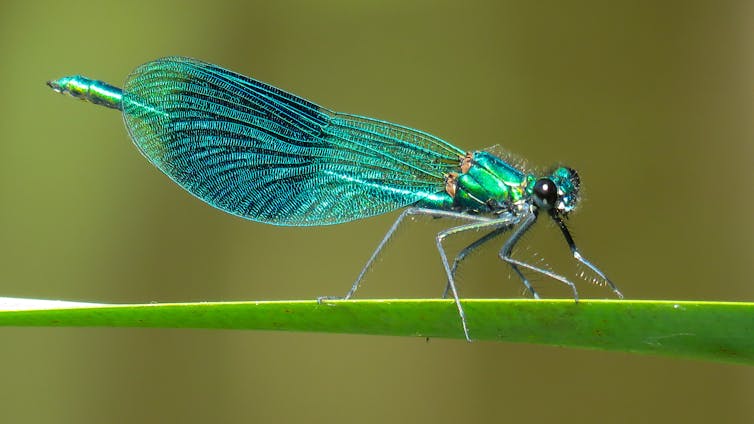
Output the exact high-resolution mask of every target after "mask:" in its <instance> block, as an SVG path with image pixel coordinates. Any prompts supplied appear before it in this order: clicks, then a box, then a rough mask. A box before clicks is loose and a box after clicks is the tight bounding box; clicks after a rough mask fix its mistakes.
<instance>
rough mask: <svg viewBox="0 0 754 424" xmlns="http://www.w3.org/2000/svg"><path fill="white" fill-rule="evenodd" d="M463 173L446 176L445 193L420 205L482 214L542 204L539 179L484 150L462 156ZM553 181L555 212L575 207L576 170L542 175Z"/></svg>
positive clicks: (522, 211) (519, 209)
mask: <svg viewBox="0 0 754 424" xmlns="http://www.w3.org/2000/svg"><path fill="white" fill-rule="evenodd" d="M460 171H461V172H460V173H450V174H449V175H448V177H447V184H446V190H445V193H438V195H436V196H434V197H432V198H430V199H427V200H425V201H424V202H421V204H420V206H422V207H427V208H434V209H445V210H455V211H461V212H472V213H479V214H489V213H492V214H499V213H501V212H510V213H512V214H514V215H517V214H519V213H527V211H528V210H527V208H526V206H525V205H527V204H528V205H532V206H535V207H539V206H541V205H540V204H539V203H538V200H536V195H535V193H534V187H535V183H536V182H537V181H538V180H540V178H538V177H536V176H535V175H533V174H527V173H525V172H523V171H521V170H520V169H518V168H515V167H514V166H512V165H510V164H509V163H507V162H505V161H504V160H502V159H500V158H499V157H497V156H494V155H492V154H490V153H487V152H483V151H476V152H470V153H468V154H467V156H466V157H465V158H462V159H461V166H460ZM546 180H549V181H551V182H552V184H554V186H555V188H556V191H557V196H556V204H553V205H552V208H554V210H555V212H556V213H559V214H565V213H568V212H570V211H571V210H573V208H574V207H575V206H576V203H577V201H578V190H579V181H578V177H577V176H576V174H575V172H573V171H571V170H569V169H568V168H563V167H561V168H557V169H556V170H555V171H554V172H553V173H552V174H550V175H549V176H546V177H544V178H542V181H546Z"/></svg>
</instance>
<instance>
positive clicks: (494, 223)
mask: <svg viewBox="0 0 754 424" xmlns="http://www.w3.org/2000/svg"><path fill="white" fill-rule="evenodd" d="M508 226H510V221H508V220H501V219H497V220H491V221H482V222H473V223H471V224H465V225H459V226H457V227H453V228H448V229H447V230H444V231H441V232H439V233H438V234H437V237H435V243H436V244H437V250H438V251H439V252H440V259H442V265H443V267H444V268H445V273H446V274H447V276H448V286H449V287H450V291H451V293H453V299H454V300H455V302H456V306H457V307H458V315H459V316H460V317H461V325H462V326H463V333H464V335H465V336H466V340H467V341H469V342H470V341H471V337H470V336H469V327H468V325H467V324H466V314H465V313H464V312H463V306H461V299H460V298H459V297H458V290H457V289H456V283H455V279H454V278H453V271H452V270H451V268H450V264H449V262H448V256H447V254H446V253H445V248H443V246H442V242H443V240H445V238H446V237H447V236H451V235H453V234H458V233H462V232H465V231H475V230H483V229H487V228H490V227H502V228H506V227H508ZM496 230H497V229H495V230H493V231H492V232H490V233H489V234H494V233H495V231H496ZM485 237H486V236H485ZM483 238H484V237H482V239H483ZM480 240H481V239H480ZM485 241H487V240H485ZM479 244H482V243H479Z"/></svg>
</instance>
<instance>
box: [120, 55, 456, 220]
mask: <svg viewBox="0 0 754 424" xmlns="http://www.w3.org/2000/svg"><path fill="white" fill-rule="evenodd" d="M123 112H124V117H125V120H126V125H127V127H128V129H129V132H130V134H131V137H132V138H133V140H134V142H135V143H136V144H137V146H138V147H139V149H140V150H141V152H142V153H143V154H144V155H145V156H146V157H147V158H149V160H150V161H151V162H152V163H154V164H155V165H156V166H157V167H158V168H159V169H160V170H162V171H163V172H164V173H165V174H167V175H168V176H169V177H170V178H172V179H173V180H174V181H175V182H177V183H178V184H179V185H181V186H182V187H183V188H185V189H186V190H187V191H189V192H190V193H192V194H193V195H195V196H197V197H199V198H200V199H202V200H204V201H205V202H207V203H209V204H210V205H212V206H215V207H217V208H219V209H222V210H224V211H226V212H229V213H232V214H235V215H238V216H241V217H243V218H247V219H251V220H254V221H260V222H266V223H271V224H277V225H326V224H336V223H340V222H346V221H350V220H354V219H359V218H364V217H368V216H372V215H377V214H381V213H385V212H388V211H391V210H394V209H397V208H400V207H403V206H406V205H410V204H412V203H416V202H418V201H421V200H423V199H426V198H427V197H428V196H433V195H435V194H436V193H440V192H442V191H443V190H444V184H445V182H444V176H445V174H446V173H447V172H449V171H451V170H453V169H456V168H457V167H458V158H459V157H460V156H462V155H463V154H464V152H463V151H461V150H460V149H458V148H456V147H454V146H453V145H451V144H449V143H447V142H445V141H442V140H440V139H439V138H437V137H434V136H432V135H429V134H426V133H423V132H420V131H416V130H413V129H410V128H407V127H402V126H399V125H395V124H391V123H388V122H384V121H379V120H375V119H371V118H366V117H361V116H356V115H350V114H345V113H338V112H332V111H329V110H327V109H324V108H322V107H320V106H318V105H316V104H314V103H311V102H309V101H307V100H304V99H301V98H299V97H297V96H294V95H293V94H290V93H287V92H285V91H282V90H280V89H277V88H275V87H272V86H270V85H267V84H264V83H261V82H259V81H256V80H253V79H251V78H248V77H245V76H242V75H239V74H236V73H233V72H231V71H228V70H226V69H223V68H220V67H217V66H215V65H211V64H208V63H204V62H200V61H197V60H194V59H188V58H182V57H170V58H164V59H159V60H157V61H154V62H150V63H147V64H145V65H142V66H140V67H139V68H137V69H136V70H135V71H134V72H133V73H132V74H131V75H130V76H129V78H128V80H127V81H126V85H125V88H124V100H123Z"/></svg>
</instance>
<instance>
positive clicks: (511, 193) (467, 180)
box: [455, 152, 534, 213]
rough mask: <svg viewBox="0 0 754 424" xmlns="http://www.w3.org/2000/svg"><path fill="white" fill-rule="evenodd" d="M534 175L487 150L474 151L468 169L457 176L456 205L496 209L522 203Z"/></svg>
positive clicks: (479, 210) (469, 207) (458, 206)
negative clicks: (524, 171) (525, 172)
mask: <svg viewBox="0 0 754 424" xmlns="http://www.w3.org/2000/svg"><path fill="white" fill-rule="evenodd" d="M533 179H534V177H533V176H528V175H526V174H524V173H523V172H521V171H520V170H518V169H516V168H514V167H512V166H511V165H510V164H508V163H506V162H504V161H503V160H502V159H500V158H498V157H495V156H493V155H491V154H489V153H487V152H474V153H473V154H472V159H471V165H470V166H469V168H468V171H466V172H465V173H462V174H460V175H459V176H458V180H457V182H456V189H455V206H456V207H457V208H459V209H461V210H471V211H477V212H481V213H484V212H493V211H495V210H499V209H501V208H509V205H512V204H514V203H517V202H519V201H520V200H521V199H522V198H523V197H524V195H525V189H526V187H527V185H528V183H529V182H530V181H532V180H533Z"/></svg>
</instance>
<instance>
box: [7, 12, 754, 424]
mask: <svg viewBox="0 0 754 424" xmlns="http://www.w3.org/2000/svg"><path fill="white" fill-rule="evenodd" d="M752 40H754V4H752V2H747V1H740V2H736V1H720V2H687V1H684V2H681V1H677V2H673V1H671V2H659V3H657V2H634V1H611V2H601V1H591V2H568V3H561V2H556V1H552V2H509V1H479V2H442V1H382V2H353V1H320V2H307V1H298V2H293V1H280V2H261V1H248V2H223V1H216V2H206V1H183V2H175V3H169V2H161V1H151V2H139V1H132V2H97V1H91V2H79V1H66V2H61V1H9V0H4V1H2V2H1V3H0V53H1V54H0V81H2V84H3V90H2V96H0V116H1V117H2V118H0V199H2V200H1V201H2V207H1V208H0V294H1V295H3V296H18V297H34V298H48V299H65V300H80V301H94V302H150V301H155V302H170V301H202V300H256V299H312V298H314V297H316V296H320V295H332V294H343V293H344V292H345V291H346V289H347V288H348V287H349V286H350V284H351V282H352V280H353V278H354V277H355V276H356V274H357V273H358V271H359V270H360V269H361V266H362V265H363V264H364V262H365V261H366V259H367V257H368V256H369V255H370V254H371V252H372V249H373V248H374V247H375V246H376V244H377V242H378V241H379V239H380V238H381V237H382V235H383V234H384V232H385V231H386V230H387V228H388V226H389V225H390V224H391V222H392V220H393V219H394V218H395V216H396V214H390V215H386V216H381V217H376V218H371V219H367V220H363V221H360V222H354V223H350V224H344V225H339V226H333V227H324V228H278V227H273V226H267V225H262V224H256V223H252V222H247V221H244V220H241V219H239V218H235V217H232V216H229V215H225V214H223V213H220V212H218V211H217V210H215V209H212V208H211V207H209V206H206V205H205V204H203V203H201V202H200V201H198V200H196V199H195V198H193V197H191V196H190V195H188V194H187V193H185V192H183V191H182V190H180V189H179V188H178V187H177V186H175V185H174V184H173V183H172V182H171V181H170V180H169V179H168V178H166V177H165V176H163V175H162V174H160V173H159V172H158V171H157V170H156V169H155V168H153V167H152V166H151V165H149V164H148V163H147V162H146V161H145V160H144V158H142V157H141V155H140V154H139V153H138V152H137V150H136V149H135V148H134V147H133V145H132V144H131V142H130V141H129V139H128V136H127V134H126V131H125V129H124V127H123V123H122V119H121V117H120V116H119V114H118V113H117V112H115V111H112V110H107V109H104V108H99V107H95V106H92V105H89V104H85V103H83V102H76V101H73V100H72V99H70V98H64V97H62V96H58V95H55V94H54V93H52V92H51V91H50V90H49V89H48V88H47V87H46V86H45V85H44V82H45V81H46V80H48V79H51V78H57V77H60V76H63V75H67V74H75V73H81V74H85V75H88V76H90V77H94V78H97V79H102V80H105V81H109V82H111V83H116V84H120V83H121V82H122V81H123V80H124V79H125V77H126V76H127V75H128V73H129V72H130V71H131V70H132V69H133V68H135V67H136V66H137V65H139V64H141V63H144V62H146V61H149V60H152V59H155V58H157V57H161V56H166V55H175V54H179V55H187V56H192V57H196V58H200V59H203V60H206V61H210V62H214V63H217V64H220V65H222V66H225V67H227V68H230V69H233V70H236V71H239V72H241V73H244V74H247V75H251V76H254V77H256V78H258V79H261V80H263V81H267V82H269V83H272V84H275V85H277V86H279V87H281V88H284V89H287V90H289V91H292V92H294V93H297V94H299V95H302V96H304V97H306V98H309V99H311V100H313V101H315V102H317V103H320V104H322V105H325V106H328V107H331V108H333V109H337V110H343V111H348V112H352V113H359V114H364V115H369V116H374V117H379V118H382V119H386V120H390V121H393V122H398V123H402V124H405V125H409V126H412V127H416V128H421V129H424V130H427V131H430V132H432V133H434V134H437V135H439V136H441V137H443V138H445V139H447V140H450V141H452V142H453V143H455V144H457V145H459V146H461V147H463V148H465V149H480V148H483V147H486V146H490V145H495V144H500V145H501V146H503V147H504V148H505V149H507V150H509V151H511V152H513V153H515V154H517V155H520V156H521V157H523V158H526V159H527V161H528V163H530V164H532V165H536V166H547V165H550V164H553V163H566V164H569V165H571V166H573V167H575V168H577V169H578V170H579V171H580V173H581V176H582V179H583V181H584V184H585V200H584V202H583V205H582V207H581V208H580V210H579V211H578V213H577V214H575V215H574V216H573V219H571V221H570V224H571V226H572V228H573V231H574V234H575V237H576V240H577V242H578V243H579V245H580V247H581V248H582V250H583V251H584V253H585V254H586V255H587V256H588V257H591V258H592V259H593V260H594V261H595V262H596V263H597V264H599V266H601V267H602V268H603V269H604V270H606V271H607V272H608V274H609V275H611V276H612V278H613V279H614V280H615V281H616V283H618V284H619V286H620V287H621V288H622V289H623V291H624V293H625V294H626V295H627V297H629V298H639V299H704V300H749V301H750V300H753V299H754V288H753V286H752V284H751V271H752V262H751V259H752V256H751V254H752V247H754V224H752V210H753V209H752V208H754V196H753V194H754V190H753V189H752V188H751V187H750V186H749V183H750V182H751V181H752V178H751V175H752V174H751V172H752V163H753V161H752V158H753V157H754V156H753V154H754V151H753V150H754V148H753V147H752V146H753V144H752V136H754V123H753V122H752V113H753V108H754V89H753V87H754V42H753V41H752ZM440 224H441V223H438V222H426V221H422V223H415V224H413V225H409V226H407V227H406V228H404V229H403V231H401V232H400V234H399V236H398V237H397V238H396V240H395V241H394V242H393V243H391V245H390V249H389V250H388V251H387V253H386V254H385V256H384V258H383V260H382V261H380V262H379V263H378V264H377V266H376V267H375V269H374V270H373V272H372V273H370V275H369V276H368V279H367V280H366V281H365V283H364V288H363V291H362V292H360V293H359V295H360V296H361V297H375V298H377V297H405V298H410V297H437V296H439V294H440V293H441V291H442V287H443V274H442V270H441V266H440V262H439V259H438V256H437V253H436V251H435V250H434V247H433V239H432V235H433V234H434V232H436V231H437V230H438V229H439V228H442V226H441V225H440ZM458 243H459V244H456V245H454V246H456V247H460V246H461V244H460V243H462V241H459V242H458ZM523 246H524V247H525V248H524V249H522V250H521V255H522V257H524V258H527V257H530V258H533V259H535V260H538V259H537V258H539V257H540V256H541V257H545V258H546V260H547V264H548V265H549V266H551V267H552V268H554V269H557V270H559V271H561V272H564V273H566V274H568V275H572V273H573V272H575V268H574V267H573V264H572V263H571V261H569V260H568V252H567V249H566V247H565V245H564V243H563V241H562V239H561V238H560V236H559V235H558V233H557V231H556V230H555V229H554V227H552V226H548V225H540V226H539V228H537V230H536V231H534V234H532V236H531V237H529V238H527V239H526V240H525V242H524V243H523ZM495 252H496V249H492V248H490V249H487V250H486V251H485V252H483V253H481V254H479V255H477V256H475V257H474V258H473V259H472V260H471V261H470V262H469V264H468V265H467V266H466V267H465V268H464V269H463V271H462V273H461V280H460V285H461V292H462V294H463V295H464V296H466V297H508V296H513V297H516V296H522V295H523V293H522V290H521V287H520V283H519V282H518V281H516V280H515V279H509V278H508V277H509V272H508V270H507V269H505V267H504V266H503V265H502V264H501V263H500V262H499V261H497V259H496V256H495ZM535 283H536V285H537V286H538V287H540V290H541V291H542V292H543V293H544V294H547V295H549V296H561V295H565V296H567V294H568V293H567V292H566V291H563V290H562V289H561V288H559V287H557V285H556V283H554V282H551V281H547V280H545V279H541V278H538V279H536V280H535ZM579 284H580V287H581V288H582V292H584V293H585V296H592V297H608V296H609V293H607V291H606V290H605V289H603V288H599V287H596V288H593V287H590V285H589V283H587V282H584V281H580V283H579ZM0 334H2V336H1V337H2V340H3V342H2V346H3V348H2V349H0V364H2V365H0V369H2V372H1V373H2V384H0V411H2V412H0V415H1V416H2V417H3V418H2V421H3V422H58V423H63V422H71V423H73V422H76V423H81V422H145V423H146V422H186V423H188V422H241V421H244V422H260V421H263V422H264V421H266V422H300V421H306V422H333V423H336V422H438V423H439V422H459V421H460V422H482V421H487V422H489V421H492V420H496V421H497V420H505V421H507V422H529V421H545V420H548V421H551V422H580V423H587V422H606V421H609V422H751V420H753V419H754V403H752V402H751V399H752V397H753V396H754V371H753V370H752V369H751V368H747V367H744V366H735V365H725V364H713V363H705V362H696V361H687V360H676V359H670V358H662V357H647V356H636V355H629V354H621V353H609V352H599V351H580V350H569V349H561V348H554V347H543V346H533V345H516V344H503V343H486V342H476V343H473V344H467V343H464V342H461V341H456V340H439V339H437V340H430V341H429V342H425V341H424V340H423V339H411V338H392V337H368V336H357V335H322V334H299V333H268V332H241V331H204V330H143V329H44V328H39V329H36V328H4V329H2V330H0Z"/></svg>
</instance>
